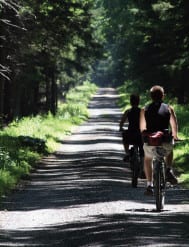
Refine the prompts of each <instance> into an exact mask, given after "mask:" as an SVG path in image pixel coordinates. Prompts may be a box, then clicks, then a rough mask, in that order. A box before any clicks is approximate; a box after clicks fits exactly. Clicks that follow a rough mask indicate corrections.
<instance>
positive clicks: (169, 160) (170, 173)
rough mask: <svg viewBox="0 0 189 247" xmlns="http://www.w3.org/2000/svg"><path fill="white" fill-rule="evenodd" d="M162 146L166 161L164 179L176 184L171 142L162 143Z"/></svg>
mask: <svg viewBox="0 0 189 247" xmlns="http://www.w3.org/2000/svg"><path fill="white" fill-rule="evenodd" d="M163 147H164V148H165V149H166V151H167V154H168V155H167V156H166V158H165V161H166V167H167V169H166V180H167V182H170V183H171V184H173V185H174V184H177V183H178V180H177V178H176V176H175V175H174V172H173V145H172V144H171V143H164V144H163Z"/></svg>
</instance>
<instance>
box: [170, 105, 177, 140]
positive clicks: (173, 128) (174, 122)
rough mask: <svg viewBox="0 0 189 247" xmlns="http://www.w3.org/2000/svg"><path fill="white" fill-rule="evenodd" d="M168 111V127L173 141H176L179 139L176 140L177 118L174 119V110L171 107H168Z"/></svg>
mask: <svg viewBox="0 0 189 247" xmlns="http://www.w3.org/2000/svg"><path fill="white" fill-rule="evenodd" d="M169 109H170V113H171V116H170V126H171V131H172V135H173V138H174V140H178V139H179V138H178V123H177V117H176V114H175V111H174V109H173V108H172V107H171V106H169Z"/></svg>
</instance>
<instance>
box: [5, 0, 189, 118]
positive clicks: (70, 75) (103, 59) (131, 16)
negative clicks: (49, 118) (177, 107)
mask: <svg viewBox="0 0 189 247" xmlns="http://www.w3.org/2000/svg"><path fill="white" fill-rule="evenodd" d="M0 11H1V12H0V13H1V15H0V30H1V35H0V50H1V57H0V116H1V119H2V120H3V121H11V120H12V119H15V118H19V117H22V116H27V115H37V114H38V113H41V112H44V113H47V112H49V111H50V112H51V113H53V114H55V113H56V110H57V103H58V99H60V98H63V97H65V94H66V92H67V91H68V89H69V88H70V87H73V86H75V85H77V84H80V83H81V82H82V81H84V80H86V79H89V80H92V81H93V82H95V83H97V84H99V85H103V86H109V85H111V86H115V87H116V86H119V85H123V84H126V85H128V86H130V85H134V87H135V88H136V89H138V90H140V91H145V90H146V89H148V88H149V87H150V86H151V85H152V84H154V83H157V84H161V85H162V86H164V87H165V89H166V92H168V93H169V94H170V95H171V96H172V97H176V98H177V99H178V103H182V104H183V103H188V101H189V97H188V96H189V84H188V83H187V78H188V76H189V49H188V48H189V31H188V30H189V15H188V12H189V1H188V0H156V1H155V0H151V1H146V0H114V1H110V0H65V1H60V0H24V1H23V0H0Z"/></svg>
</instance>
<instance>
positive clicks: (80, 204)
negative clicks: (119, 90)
mask: <svg viewBox="0 0 189 247" xmlns="http://www.w3.org/2000/svg"><path fill="white" fill-rule="evenodd" d="M115 100H116V94H115V92H114V91H112V90H107V89H106V90H103V91H102V90H101V91H100V92H99V94H98V95H97V96H96V97H95V98H94V100H93V101H92V103H91V104H90V106H89V108H90V112H91V117H90V119H89V121H88V122H86V123H84V124H83V125H82V126H81V127H80V128H79V130H76V131H75V132H74V133H73V135H72V136H70V137H69V138H68V139H67V140H64V141H60V142H61V148H60V150H58V151H57V152H56V153H54V154H53V155H50V156H49V157H44V158H43V159H42V160H41V162H40V163H39V165H38V169H37V171H36V172H34V173H32V174H31V181H30V183H29V184H28V185H27V186H26V187H25V188H24V189H22V190H20V191H17V192H16V193H14V194H12V195H11V196H9V197H7V198H5V200H4V201H3V203H2V206H1V207H2V209H3V210H5V209H6V210H7V211H4V214H5V216H6V217H7V222H6V223H3V222H1V223H0V224H1V226H2V227H1V229H2V230H1V233H0V246H53V247H54V246H63V247H74V246H76V247H77V246H104V247H106V246H107V247H109V246H147V245H150V246H161V245H157V243H158V244H161V243H162V244H164V245H162V246H188V245H187V243H188V241H187V240H188V238H189V232H188V221H189V214H188V212H180V213H176V212H174V211H173V212H169V211H168V210H167V211H164V212H163V213H160V214H158V213H153V210H152V209H153V208H154V207H152V205H154V200H153V198H151V197H150V198H149V197H148V198H144V196H143V190H144V188H143V186H144V182H142V181H141V183H140V184H139V188H137V189H133V188H131V182H130V169H129V166H128V164H125V163H124V162H123V161H122V159H123V155H124V152H123V147H122V143H121V137H120V134H119V132H118V121H119V119H120V111H119V110H118V109H117V107H116V104H115ZM175 191H176V190H175ZM175 191H173V190H170V192H169V191H168V194H169V193H170V196H168V203H171V204H175V205H176V204H179V203H182V202H184V201H185V202H186V198H187V197H186V195H187V193H188V192H187V191H184V190H179V189H177V192H175ZM175 193H176V194H177V196H175ZM150 205H151V210H150V209H149V206H150ZM6 217H5V218H6ZM11 221H12V222H11ZM153 244H154V245H153Z"/></svg>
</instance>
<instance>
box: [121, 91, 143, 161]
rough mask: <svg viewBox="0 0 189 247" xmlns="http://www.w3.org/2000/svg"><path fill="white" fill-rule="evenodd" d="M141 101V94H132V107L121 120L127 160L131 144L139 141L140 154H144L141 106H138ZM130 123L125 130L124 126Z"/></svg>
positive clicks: (125, 158)
mask: <svg viewBox="0 0 189 247" xmlns="http://www.w3.org/2000/svg"><path fill="white" fill-rule="evenodd" d="M139 102H140V97H139V95H136V94H132V95H130V104H131V108H130V109H128V110H126V111H125V112H124V113H123V115H122V117H121V120H120V124H119V128H120V131H122V137H123V146H124V149H125V157H124V160H125V161H127V160H128V158H129V144H133V143H137V144H138V145H139V149H140V155H141V156H142V157H143V156H144V151H143V142H142V137H141V133H140V126H139V120H140V110H141V109H140V108H139V107H138V105H139ZM126 122H127V123H128V129H127V130H123V126H124V124H125V123H126Z"/></svg>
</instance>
